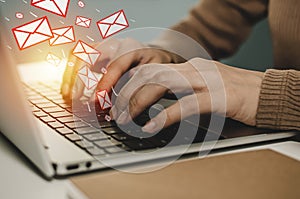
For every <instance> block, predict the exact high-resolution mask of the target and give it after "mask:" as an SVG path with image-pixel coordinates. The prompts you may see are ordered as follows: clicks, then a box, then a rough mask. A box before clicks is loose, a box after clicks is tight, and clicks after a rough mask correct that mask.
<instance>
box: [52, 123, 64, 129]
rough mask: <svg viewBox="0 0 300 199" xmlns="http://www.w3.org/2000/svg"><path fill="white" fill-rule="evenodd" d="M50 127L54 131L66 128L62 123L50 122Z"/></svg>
mask: <svg viewBox="0 0 300 199" xmlns="http://www.w3.org/2000/svg"><path fill="white" fill-rule="evenodd" d="M48 125H49V126H50V127H52V128H54V129H57V128H62V127H64V125H63V124H62V123H60V122H49V123H48Z"/></svg>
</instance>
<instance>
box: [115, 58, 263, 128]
mask: <svg viewBox="0 0 300 199" xmlns="http://www.w3.org/2000/svg"><path fill="white" fill-rule="evenodd" d="M194 66H195V67H196V68H197V69H198V71H197V70H196V69H195V67H194ZM218 77H221V78H218ZM262 78H263V73H262V72H255V71H249V70H244V69H239V68H234V67H230V66H227V65H224V64H222V63H220V62H214V61H210V60H204V59H200V58H195V59H192V60H190V61H188V62H186V63H183V64H147V65H144V66H143V67H140V68H139V70H138V71H136V73H135V74H134V75H133V77H132V78H131V79H130V80H129V82H128V83H127V84H126V85H125V86H124V87H123V88H122V89H121V91H120V93H119V96H118V97H117V99H116V102H115V105H114V106H113V108H112V109H111V116H112V117H113V118H114V119H115V120H116V121H117V123H118V124H126V123H128V122H129V121H131V120H132V118H134V117H136V116H137V115H139V114H140V113H141V112H142V111H143V110H144V109H145V108H146V107H149V106H150V105H151V104H153V103H154V102H155V101H157V100H158V99H159V98H161V97H162V96H163V95H164V94H165V93H166V92H169V91H172V92H173V93H180V94H181V95H182V94H183V97H181V98H180V99H179V100H178V101H177V102H176V103H175V104H173V105H171V106H170V107H168V108H166V109H164V110H163V111H161V112H160V113H159V114H158V115H157V116H156V117H154V118H152V119H151V120H150V121H148V122H147V123H146V125H145V126H144V127H143V128H142V130H143V131H145V132H149V133H154V132H157V131H159V130H160V129H161V128H164V127H167V126H169V125H171V124H173V123H175V122H178V121H180V120H181V119H182V118H187V117H189V116H191V115H194V114H202V113H211V112H215V113H220V114H226V116H227V117H230V118H233V119H235V120H238V121H240V122H243V123H245V124H248V125H255V116H256V111H257V106H258V100H259V93H260V86H261V82H262ZM208 79H211V80H213V81H210V83H211V82H219V83H217V84H216V85H212V86H211V85H207V82H208V81H207V80H208ZM222 81H223V82H222ZM213 84H214V83H213ZM220 85H224V86H220ZM211 96H213V97H215V98H217V99H212V98H211ZM212 100H214V103H213V106H212ZM221 100H222V101H221ZM224 100H226V102H224ZM224 103H225V106H226V107H225V109H224V106H223V104H224Z"/></svg>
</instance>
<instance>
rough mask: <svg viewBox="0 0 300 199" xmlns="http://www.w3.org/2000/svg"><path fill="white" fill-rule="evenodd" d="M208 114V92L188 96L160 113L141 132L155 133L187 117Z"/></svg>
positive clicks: (209, 110)
mask: <svg viewBox="0 0 300 199" xmlns="http://www.w3.org/2000/svg"><path fill="white" fill-rule="evenodd" d="M209 112H211V106H210V95H209V93H208V92H204V93H198V94H193V95H188V96H186V97H183V98H181V99H180V100H178V101H177V102H176V103H175V104H173V105H171V106H169V107H168V108H166V109H164V110H163V111H161V112H160V113H159V114H158V115H157V116H156V117H154V118H153V119H151V120H150V121H148V122H147V123H146V125H145V126H144V127H143V128H142V130H143V131H144V132H148V133H155V132H158V131H160V130H161V129H162V128H165V127H168V126H170V125H172V124H174V123H176V122H179V121H181V120H182V119H184V118H187V117H189V116H192V115H195V114H204V113H209Z"/></svg>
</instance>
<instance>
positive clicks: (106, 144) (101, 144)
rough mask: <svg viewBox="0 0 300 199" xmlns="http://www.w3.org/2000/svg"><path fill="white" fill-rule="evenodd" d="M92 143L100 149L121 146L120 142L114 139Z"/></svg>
mask: <svg viewBox="0 0 300 199" xmlns="http://www.w3.org/2000/svg"><path fill="white" fill-rule="evenodd" d="M94 143H95V144H96V145H97V146H99V147H101V148H106V147H112V146H121V145H122V143H121V142H118V141H116V140H114V139H105V140H100V141H96V142H94Z"/></svg>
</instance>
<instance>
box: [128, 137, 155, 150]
mask: <svg viewBox="0 0 300 199" xmlns="http://www.w3.org/2000/svg"><path fill="white" fill-rule="evenodd" d="M123 143H124V144H125V145H126V146H128V147H129V148H131V149H133V150H142V149H151V148H155V146H154V145H153V144H151V143H150V142H147V141H146V140H141V139H135V140H130V141H124V142H123Z"/></svg>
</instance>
